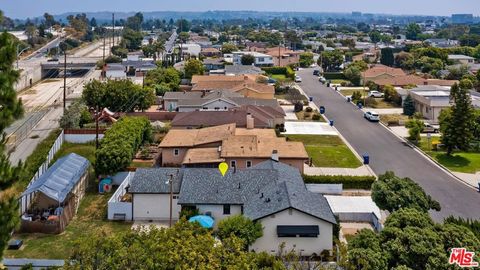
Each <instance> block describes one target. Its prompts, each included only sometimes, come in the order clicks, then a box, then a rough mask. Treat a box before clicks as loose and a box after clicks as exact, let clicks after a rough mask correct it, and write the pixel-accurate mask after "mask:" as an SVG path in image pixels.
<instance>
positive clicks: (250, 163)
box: [246, 160, 252, 168]
mask: <svg viewBox="0 0 480 270" xmlns="http://www.w3.org/2000/svg"><path fill="white" fill-rule="evenodd" d="M246 163H247V164H246V165H247V168H250V167H252V161H251V160H247V162H246Z"/></svg>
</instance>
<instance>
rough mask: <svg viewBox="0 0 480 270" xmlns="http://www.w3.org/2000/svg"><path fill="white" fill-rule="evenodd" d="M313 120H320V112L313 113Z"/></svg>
mask: <svg viewBox="0 0 480 270" xmlns="http://www.w3.org/2000/svg"><path fill="white" fill-rule="evenodd" d="M312 120H315V121H319V120H320V114H318V113H316V114H314V115H312Z"/></svg>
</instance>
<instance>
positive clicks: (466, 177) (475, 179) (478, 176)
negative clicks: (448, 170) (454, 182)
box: [452, 171, 480, 188]
mask: <svg viewBox="0 0 480 270" xmlns="http://www.w3.org/2000/svg"><path fill="white" fill-rule="evenodd" d="M452 173H453V174H454V175H455V176H456V177H458V178H460V179H462V180H463V181H464V182H465V183H466V184H468V185H471V186H473V187H475V188H479V186H478V184H479V183H480V172H477V173H475V174H473V173H460V172H453V171H452Z"/></svg>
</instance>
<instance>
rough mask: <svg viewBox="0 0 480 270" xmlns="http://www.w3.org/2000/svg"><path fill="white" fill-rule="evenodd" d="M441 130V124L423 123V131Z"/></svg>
mask: <svg viewBox="0 0 480 270" xmlns="http://www.w3.org/2000/svg"><path fill="white" fill-rule="evenodd" d="M439 131H440V126H438V125H432V124H429V123H423V130H422V132H423V133H438V132H439Z"/></svg>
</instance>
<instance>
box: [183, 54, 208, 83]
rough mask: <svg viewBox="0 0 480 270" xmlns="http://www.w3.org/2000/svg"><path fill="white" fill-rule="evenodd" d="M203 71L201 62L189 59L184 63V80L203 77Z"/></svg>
mask: <svg viewBox="0 0 480 270" xmlns="http://www.w3.org/2000/svg"><path fill="white" fill-rule="evenodd" d="M204 72H205V69H204V67H203V63H202V61H200V60H198V59H190V60H188V61H187V62H185V78H187V79H191V78H192V76H193V75H203V73H204Z"/></svg>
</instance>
